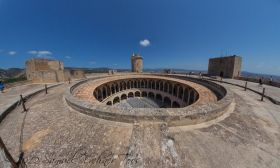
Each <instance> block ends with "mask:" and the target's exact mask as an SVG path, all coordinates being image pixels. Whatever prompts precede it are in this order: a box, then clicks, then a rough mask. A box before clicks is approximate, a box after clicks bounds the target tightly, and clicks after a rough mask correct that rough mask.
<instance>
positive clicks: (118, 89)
mask: <svg viewBox="0 0 280 168" xmlns="http://www.w3.org/2000/svg"><path fill="white" fill-rule="evenodd" d="M115 86H116V93H117V92H119V91H120V87H119V85H118V83H116V84H115Z"/></svg>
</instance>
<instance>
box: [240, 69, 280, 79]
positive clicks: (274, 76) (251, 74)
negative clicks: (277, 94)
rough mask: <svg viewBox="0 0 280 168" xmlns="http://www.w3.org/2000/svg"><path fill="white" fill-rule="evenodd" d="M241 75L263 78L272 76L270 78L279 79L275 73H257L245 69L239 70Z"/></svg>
mask: <svg viewBox="0 0 280 168" xmlns="http://www.w3.org/2000/svg"><path fill="white" fill-rule="evenodd" d="M241 76H244V77H252V78H260V77H263V78H265V79H270V77H272V79H273V80H274V81H280V76H277V75H269V74H258V73H252V72H246V71H242V72H241Z"/></svg>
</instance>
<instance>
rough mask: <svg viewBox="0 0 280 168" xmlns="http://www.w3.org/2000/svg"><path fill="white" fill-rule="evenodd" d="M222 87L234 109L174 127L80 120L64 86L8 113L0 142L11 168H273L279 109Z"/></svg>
mask: <svg viewBox="0 0 280 168" xmlns="http://www.w3.org/2000/svg"><path fill="white" fill-rule="evenodd" d="M222 85H223V86H224V87H225V88H226V89H227V90H228V91H229V90H230V91H231V92H232V96H233V97H234V99H235V102H234V104H235V108H229V109H227V112H226V113H224V114H223V115H222V116H220V117H218V118H216V119H214V120H211V121H206V122H202V123H200V124H196V125H187V126H179V127H178V126H170V125H168V124H166V123H165V122H153V121H145V122H143V121H140V122H136V123H124V122H115V121H109V120H103V119H101V118H95V117H91V116H88V115H84V114H82V113H80V112H78V111H76V110H74V109H72V108H70V107H69V106H68V105H67V103H66V102H65V99H64V97H63V96H64V94H65V93H66V92H67V91H68V89H69V86H70V85H68V84H64V85H61V86H58V87H55V88H53V89H50V90H49V94H47V95H45V94H44V93H41V94H37V95H36V96H34V97H32V98H31V99H29V100H28V101H27V103H26V106H27V107H28V108H29V110H28V112H27V113H22V109H21V107H18V108H16V109H15V110H13V111H12V112H11V113H10V114H9V115H8V116H6V118H5V119H4V120H3V121H2V122H1V123H0V136H1V137H2V139H3V141H4V143H5V144H6V147H7V149H8V150H9V151H10V153H11V154H12V156H13V158H14V159H15V160H17V159H18V156H19V153H20V150H23V151H24V152H25V155H24V159H25V161H26V164H27V166H28V167H30V168H33V167H34V168H45V167H50V168H53V167H54V168H77V167H86V168H87V167H88V168H90V167H121V168H127V167H147V168H150V167H166V168H168V167H176V168H177V167H182V168H183V167H195V168H196V167H201V168H210V167H216V168H224V167H232V168H236V167H249V168H263V167H269V168H276V167H278V166H279V165H280V157H279V156H280V113H279V106H278V105H275V104H273V103H271V102H270V101H268V100H267V99H265V101H264V102H260V101H259V95H257V94H256V93H254V92H251V91H247V92H245V91H244V90H243V89H242V88H240V87H236V86H232V85H227V84H222ZM220 101H223V99H221V100H220ZM93 106H94V105H91V107H93ZM174 113H175V111H174Z"/></svg>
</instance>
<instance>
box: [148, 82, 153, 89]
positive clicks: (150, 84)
mask: <svg viewBox="0 0 280 168" xmlns="http://www.w3.org/2000/svg"><path fill="white" fill-rule="evenodd" d="M151 88H152V81H151V80H149V81H148V89H151Z"/></svg>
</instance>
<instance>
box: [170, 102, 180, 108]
mask: <svg viewBox="0 0 280 168" xmlns="http://www.w3.org/2000/svg"><path fill="white" fill-rule="evenodd" d="M172 108H180V104H179V103H177V102H176V101H174V102H173V103H172Z"/></svg>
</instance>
